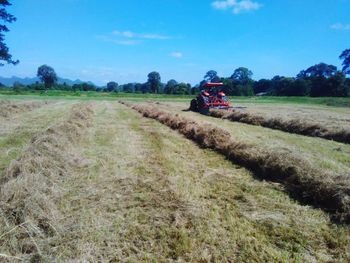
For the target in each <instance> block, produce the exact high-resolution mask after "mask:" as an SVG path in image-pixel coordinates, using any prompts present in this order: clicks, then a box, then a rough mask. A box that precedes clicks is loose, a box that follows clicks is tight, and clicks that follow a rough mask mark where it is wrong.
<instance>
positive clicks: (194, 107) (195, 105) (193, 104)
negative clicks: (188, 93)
mask: <svg viewBox="0 0 350 263" xmlns="http://www.w3.org/2000/svg"><path fill="white" fill-rule="evenodd" d="M189 110H190V111H195V112H197V111H198V102H197V100H196V99H193V100H191V105H190V109H189Z"/></svg>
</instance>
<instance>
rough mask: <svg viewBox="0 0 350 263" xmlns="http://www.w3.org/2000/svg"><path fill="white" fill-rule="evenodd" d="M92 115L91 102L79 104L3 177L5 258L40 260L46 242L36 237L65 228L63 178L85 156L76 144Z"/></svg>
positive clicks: (0, 207) (0, 208) (0, 200)
mask: <svg viewBox="0 0 350 263" xmlns="http://www.w3.org/2000/svg"><path fill="white" fill-rule="evenodd" d="M91 116H92V110H91V108H90V107H89V106H86V105H75V106H73V108H72V110H71V113H70V115H69V117H68V118H67V120H65V121H63V122H61V123H59V124H56V125H53V126H51V127H50V128H48V129H47V130H45V131H44V132H42V133H39V134H38V135H36V136H34V137H33V138H32V140H31V142H30V143H29V145H28V147H27V148H26V149H25V150H24V151H23V153H22V155H21V157H20V158H19V159H18V160H16V161H13V162H12V163H11V164H10V166H9V167H8V169H7V171H6V174H5V176H4V177H3V178H1V188H0V212H1V218H0V220H1V221H0V229H1V231H0V232H1V233H2V235H1V237H0V247H1V251H2V258H3V259H6V258H8V259H9V261H11V259H16V258H21V259H23V260H29V259H30V260H32V261H34V262H35V261H37V260H40V258H41V250H42V246H39V245H38V243H37V242H36V241H35V240H37V239H45V238H49V237H52V236H54V235H56V234H57V233H59V232H60V231H61V230H60V229H59V226H60V224H59V223H58V221H59V220H60V219H61V218H62V216H63V215H62V214H60V212H59V210H58V209H57V206H56V203H55V202H56V200H57V199H58V198H59V197H60V196H61V195H62V192H63V191H64V189H61V188H60V187H59V182H60V181H62V180H65V177H66V176H68V174H69V171H70V169H71V167H72V166H76V165H78V164H77V163H78V162H79V160H80V159H79V156H78V154H77V153H76V152H75V151H74V147H73V145H74V144H75V143H77V142H78V141H79V140H80V139H81V138H82V136H83V134H84V132H85V131H86V129H87V128H88V126H89V125H90V122H91ZM6 255H16V256H6ZM18 255H21V256H20V257H18Z"/></svg>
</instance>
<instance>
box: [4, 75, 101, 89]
mask: <svg viewBox="0 0 350 263" xmlns="http://www.w3.org/2000/svg"><path fill="white" fill-rule="evenodd" d="M37 81H40V80H39V78H37V77H35V78H19V77H16V76H13V77H11V78H4V77H0V83H2V84H4V85H5V86H7V87H11V86H13V84H14V83H15V82H19V83H21V84H23V85H30V84H33V83H35V82H37ZM58 83H59V84H63V83H66V84H67V85H70V86H72V85H74V84H82V83H88V84H90V85H95V84H94V83H92V82H91V81H82V80H80V79H77V80H70V79H64V78H60V77H59V78H58Z"/></svg>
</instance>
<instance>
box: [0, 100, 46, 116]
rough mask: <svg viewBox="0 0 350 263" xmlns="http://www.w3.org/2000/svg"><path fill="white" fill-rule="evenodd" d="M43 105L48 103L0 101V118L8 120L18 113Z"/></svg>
mask: <svg viewBox="0 0 350 263" xmlns="http://www.w3.org/2000/svg"><path fill="white" fill-rule="evenodd" d="M43 104H48V102H44V103H43V102H34V101H32V102H14V101H9V100H0V116H1V117H5V118H8V117H10V116H12V115H15V114H18V113H22V112H26V111H30V110H33V109H36V108H39V107H41V106H42V105H43Z"/></svg>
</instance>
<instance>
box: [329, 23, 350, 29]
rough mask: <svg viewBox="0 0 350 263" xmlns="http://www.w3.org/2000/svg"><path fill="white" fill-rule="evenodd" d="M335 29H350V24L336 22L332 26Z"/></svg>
mask: <svg viewBox="0 0 350 263" xmlns="http://www.w3.org/2000/svg"><path fill="white" fill-rule="evenodd" d="M330 28H331V29H334V30H350V24H343V23H336V24H333V25H331V26H330Z"/></svg>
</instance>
